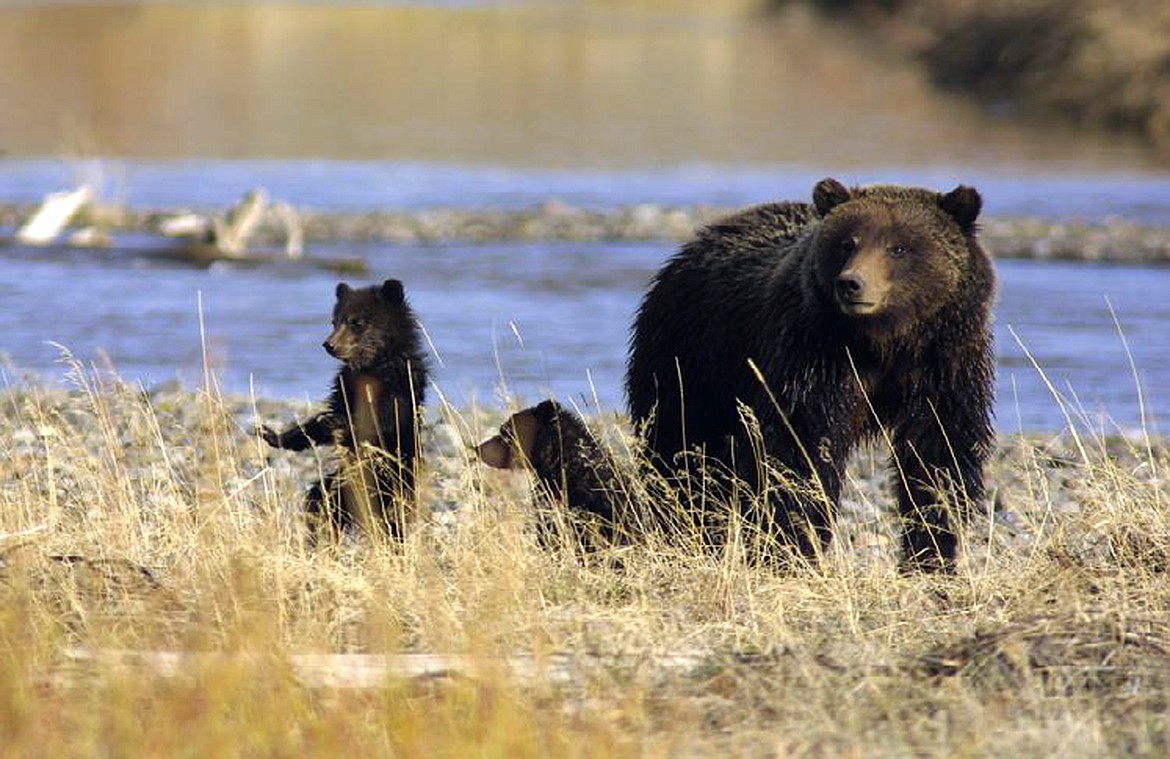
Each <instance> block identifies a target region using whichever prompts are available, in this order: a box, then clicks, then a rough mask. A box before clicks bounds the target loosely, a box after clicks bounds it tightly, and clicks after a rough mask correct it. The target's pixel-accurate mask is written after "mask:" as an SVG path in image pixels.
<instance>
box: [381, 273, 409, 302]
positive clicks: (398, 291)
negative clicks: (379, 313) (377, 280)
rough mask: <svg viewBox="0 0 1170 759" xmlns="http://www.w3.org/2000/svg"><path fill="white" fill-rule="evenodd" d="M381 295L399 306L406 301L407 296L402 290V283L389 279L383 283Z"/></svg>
mask: <svg viewBox="0 0 1170 759" xmlns="http://www.w3.org/2000/svg"><path fill="white" fill-rule="evenodd" d="M380 292H381V294H382V297H383V298H384V299H386V300H387V301H389V302H390V303H393V304H395V305H399V304H401V303H402V301H403V300H405V299H406V294H405V293H404V292H403V290H402V283H401V282H399V281H398V280H397V279H388V280H386V281H385V282H383V283H382V289H381V291H380Z"/></svg>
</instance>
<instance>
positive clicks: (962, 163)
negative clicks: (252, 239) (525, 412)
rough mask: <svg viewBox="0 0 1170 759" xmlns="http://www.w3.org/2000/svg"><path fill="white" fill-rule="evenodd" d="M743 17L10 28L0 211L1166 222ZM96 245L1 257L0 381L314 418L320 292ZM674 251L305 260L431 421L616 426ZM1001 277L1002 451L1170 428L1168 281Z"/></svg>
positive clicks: (1058, 154) (411, 252) (820, 33)
mask: <svg viewBox="0 0 1170 759" xmlns="http://www.w3.org/2000/svg"><path fill="white" fill-rule="evenodd" d="M749 4H750V3H749V2H748V0H742V1H738V0H721V1H714V2H709V3H699V2H687V1H686V0H658V1H657V2H647V3H638V4H628V3H617V2H609V1H607V0H579V1H573V0H562V1H560V2H551V1H549V2H528V3H491V2H482V3H441V2H430V3H422V4H417V3H416V4H388V3H387V4H371V5H345V4H341V5H336V4H332V5H321V6H306V5H304V4H292V3H290V4H284V5H282V4H273V3H264V4H237V5H215V4H181V3H180V4H165V5H147V4H135V5H119V4H100V5H82V6H77V5H68V6H66V5H61V6H52V5H49V6H46V5H44V4H33V5H26V6H13V7H5V8H4V9H0V64H2V65H0V126H2V130H0V203H3V202H32V201H35V200H38V199H39V198H40V197H41V196H42V195H43V194H44V193H46V192H50V191H53V190H59V189H63V188H65V187H69V186H73V185H75V184H76V183H77V182H78V181H81V180H85V181H91V182H94V183H96V185H97V186H98V187H99V190H100V193H101V196H102V199H103V200H104V201H107V202H113V203H125V204H128V205H131V206H136V207H147V208H170V207H176V206H201V207H211V206H223V205H225V204H229V203H232V202H234V201H235V200H236V199H237V198H238V197H239V196H240V195H241V194H242V193H243V192H244V191H245V190H247V189H249V188H251V187H256V186H263V187H265V188H266V189H267V190H268V191H269V193H270V194H271V195H272V196H274V197H275V198H277V199H281V200H287V201H289V202H292V203H294V204H296V205H299V206H309V207H317V208H328V209H335V210H362V209H374V208H415V209H418V208H428V207H443V206H458V207H469V208H470V207H473V208H483V207H494V208H505V207H507V208H514V207H524V206H531V205H535V204H539V203H543V202H545V201H547V200H548V199H549V198H554V197H555V198H559V199H560V200H562V201H564V202H566V203H570V204H575V205H581V206H587V207H608V206H614V205H619V204H628V203H644V202H652V203H667V204H670V203H681V204H691V203H710V204H717V205H730V206H734V205H743V204H748V203H756V202H762V201H766V200H771V199H776V198H806V197H807V196H808V193H809V191H810V189H811V187H812V185H813V183H814V182H815V181H816V180H817V179H819V178H821V177H822V176H826V175H832V176H838V177H839V178H841V179H843V180H845V181H847V182H872V181H886V182H903V183H911V184H918V185H923V186H931V187H936V188H940V189H946V188H950V187H952V186H954V185H955V184H957V183H959V182H964V183H969V184H974V185H976V186H977V187H979V188H980V190H981V191H982V192H983V194H984V196H985V198H986V211H987V213H988V214H991V215H1035V216H1042V217H1047V218H1078V219H1087V220H1094V221H1099V220H1104V219H1107V218H1109V217H1123V218H1126V219H1131V220H1135V221H1139V222H1141V223H1147V224H1156V225H1163V226H1165V225H1170V167H1168V165H1167V160H1166V158H1165V156H1164V155H1158V154H1156V153H1153V152H1152V151H1150V150H1149V149H1148V148H1146V147H1145V146H1143V145H1141V144H1140V143H1137V142H1135V141H1133V140H1130V139H1127V138H1124V137H1118V136H1116V135H1099V134H1098V135H1093V134H1083V133H1076V132H1073V131H1071V130H1068V129H1064V128H1061V127H1054V126H1053V125H1051V124H1029V123H1027V122H1024V121H1022V120H1020V119H1019V118H1017V117H1015V116H1014V114H1012V113H1010V111H1009V110H1007V109H1005V108H1002V107H995V108H991V109H987V108H980V107H978V106H976V105H975V104H973V103H971V102H969V101H968V100H966V99H964V98H962V97H960V96H956V95H949V94H940V93H939V92H937V91H935V90H934V89H932V88H931V87H930V85H929V84H928V83H927V82H926V81H925V79H924V77H923V75H922V74H921V72H919V71H918V70H917V69H916V68H915V67H914V66H912V65H910V64H908V63H906V62H905V61H903V60H900V59H898V58H897V57H895V56H893V55H891V54H889V53H886V52H883V51H882V50H880V49H878V48H877V47H876V46H875V45H874V44H873V42H872V41H871V40H869V39H868V38H867V37H866V36H865V35H864V34H859V33H858V32H856V31H851V30H849V29H845V28H841V27H838V26H834V25H832V24H827V23H825V22H823V21H820V20H818V19H817V18H815V17H814V16H812V15H811V14H809V13H807V12H804V11H800V10H792V11H788V12H785V13H781V14H779V15H776V16H771V17H761V16H759V15H756V14H752V13H749V12H747V11H746V10H745V9H746V8H747V6H748V5H749ZM10 231H11V230H0V236H2V235H4V234H6V233H8V232H10ZM117 242H118V245H117V246H116V247H115V249H114V250H113V251H112V252H111V253H109V254H102V255H100V256H94V255H90V254H86V253H68V252H63V251H61V250H58V249H53V250H50V251H41V252H37V251H29V250H23V249H16V248H7V249H4V248H0V296H2V297H3V303H4V308H3V309H0V335H3V337H2V338H0V352H2V353H4V354H6V355H7V357H8V358H9V362H10V365H11V366H12V367H13V368H11V369H9V381H16V380H17V378H18V376H19V373H20V371H22V370H24V369H31V370H34V371H36V372H37V373H39V374H40V375H42V376H44V377H47V378H49V379H57V378H60V377H62V376H64V370H63V368H62V367H61V366H60V365H59V364H57V363H56V362H57V358H58V349H57V348H56V347H54V346H52V345H50V344H49V341H52V342H55V343H60V344H63V345H65V346H68V347H69V348H70V349H71V350H72V351H73V352H75V353H76V355H77V356H78V357H80V358H81V359H82V360H83V361H86V362H90V361H95V360H98V359H99V358H100V357H102V356H108V358H109V360H110V361H111V362H112V363H113V364H114V366H116V368H117V369H118V371H119V372H120V373H121V374H122V375H123V376H124V377H126V378H128V379H131V380H135V381H141V382H143V383H144V384H147V385H151V384H156V383H160V382H165V381H167V380H169V379H173V378H180V379H181V380H183V381H184V382H185V383H187V384H189V385H197V384H199V383H200V382H201V381H202V377H203V368H202V367H203V362H204V359H203V357H204V355H205V354H206V355H207V356H208V357H209V361H210V363H211V365H212V367H213V368H214V369H215V370H216V372H217V373H218V375H219V376H220V377H221V381H222V383H223V385H224V387H225V389H227V390H229V391H233V392H247V391H248V390H249V389H250V388H254V390H255V392H256V393H257V394H259V395H262V396H273V397H282V398H316V397H319V396H320V395H322V394H323V393H324V392H325V390H326V387H327V384H328V379H329V375H330V372H331V371H332V370H333V366H332V363H331V361H330V359H329V358H328V357H327V356H326V355H325V354H324V352H323V351H322V350H321V348H320V342H321V340H322V339H323V337H324V334H325V332H326V330H327V322H328V317H329V310H330V307H331V299H332V291H333V286H334V284H335V283H336V277H335V276H334V275H330V274H327V273H323V272H317V271H312V270H307V269H296V268H289V267H276V268H269V269H248V270H244V269H239V270H234V269H231V268H227V267H220V268H213V269H211V270H195V269H188V268H182V267H177V266H173V265H165V264H160V263H158V262H150V261H147V260H145V259H143V258H142V257H140V256H137V255H136V254H135V253H134V250H135V249H137V248H139V247H141V245H142V244H143V241H142V240H127V239H123V240H119V241H117ZM672 249H673V246H671V245H669V244H665V243H662V244H659V243H654V244H649V243H638V244H632V243H612V244H611V243H588V244H578V243H549V244H516V245H505V244H492V245H482V246H474V245H443V246H394V245H387V244H379V245H365V246H358V245H351V246H332V247H326V248H324V249H321V250H317V251H314V252H315V253H317V254H318V255H324V256H330V255H337V256H351V255H359V256H362V257H363V258H365V259H366V260H367V262H368V263H369V265H370V267H371V271H372V272H373V273H374V274H373V275H371V276H372V279H376V278H380V277H385V276H394V277H399V278H401V279H403V280H404V281H405V282H406V285H407V289H408V293H409V294H410V297H411V298H412V300H413V302H414V303H415V305H416V307H417V310H418V312H419V314H420V316H421V318H422V320H423V322H424V324H425V326H426V328H427V330H428V333H429V335H430V337H431V339H432V341H433V344H434V348H435V350H436V352H437V356H436V359H435V366H436V371H435V375H434V376H435V380H436V387H437V388H438V389H439V390H440V391H441V392H442V394H443V395H444V396H445V397H446V398H448V399H449V400H450V401H451V402H452V403H455V404H456V405H465V404H468V403H473V402H478V403H483V404H497V403H499V396H500V395H501V394H509V395H512V394H515V395H519V396H521V397H523V398H526V399H530V400H531V399H535V398H538V397H540V396H542V395H544V394H545V393H548V392H552V393H555V394H557V395H558V396H559V397H561V398H562V399H567V400H575V401H578V402H581V403H586V405H591V404H592V403H593V399H594V397H596V399H597V401H599V402H600V405H601V407H602V408H604V409H616V408H620V407H621V402H622V399H621V379H622V368H623V364H624V358H625V346H626V340H627V335H628V329H629V325H630V321H631V319H632V316H633V312H634V309H635V308H636V306H637V303H638V300H639V298H640V296H641V294H642V292H644V290H645V287H646V283H647V281H648V279H649V278H650V276H651V275H652V274H653V272H654V270H655V269H656V268H657V267H658V266H659V265H660V264H661V262H662V260H663V259H664V258H665V257H666V256H668V255H669V254H670V252H671V251H672ZM999 272H1000V277H1001V295H1000V302H999V305H998V307H997V337H998V345H999V362H1000V386H999V401H998V418H999V423H1000V426H1001V428H1005V429H1016V428H1021V429H1026V430H1055V429H1058V428H1060V427H1062V426H1064V425H1065V424H1066V420H1067V416H1066V415H1067V414H1072V415H1073V416H1074V417H1076V418H1080V417H1084V418H1085V419H1086V420H1087V421H1088V422H1089V423H1091V424H1093V425H1096V426H1101V427H1104V428H1106V429H1112V428H1113V427H1114V426H1116V427H1120V428H1122V429H1132V428H1134V427H1136V426H1138V425H1140V424H1141V423H1142V420H1143V415H1142V412H1143V409H1144V410H1145V412H1146V418H1147V421H1148V418H1149V416H1150V415H1155V416H1160V417H1162V418H1165V417H1166V416H1167V415H1168V414H1170V347H1167V346H1168V345H1170V341H1168V340H1166V339H1165V337H1164V335H1165V333H1166V331H1167V327H1168V325H1170V270H1168V269H1164V268H1163V269H1159V268H1150V267H1125V266H1109V267H1106V266H1097V265H1090V264H1062V263H1047V262H1045V263H1040V262H1015V261H1001V262H999ZM355 284H356V282H355ZM200 303H202V317H203V328H202V335H203V339H202V340H201V329H200V305H199V304H200ZM1110 304H1112V309H1113V312H1114V313H1115V314H1116V318H1117V321H1118V322H1119V323H1120V327H1121V335H1124V338H1125V340H1128V345H1129V348H1130V349H1131V353H1132V357H1133V360H1134V362H1135V364H1136V367H1137V372H1136V377H1137V378H1138V380H1140V383H1141V387H1143V389H1144V396H1143V397H1144V404H1143V403H1139V399H1138V391H1137V388H1138V386H1139V385H1138V384H1137V380H1135V374H1134V372H1132V371H1131V369H1130V363H1129V357H1128V356H1127V353H1126V350H1125V342H1124V341H1123V339H1122V337H1121V336H1120V335H1119V331H1118V326H1117V325H1116V324H1115V323H1114V316H1113V313H1111V311H1110ZM1028 354H1030V355H1031V358H1029V355H1028ZM102 360H104V359H102ZM1037 366H1038V367H1039V368H1037ZM1041 370H1042V371H1043V372H1044V373H1045V376H1046V377H1047V383H1046V381H1045V380H1044V379H1043V378H1042V376H1041ZM1050 386H1051V387H1050ZM1058 396H1059V397H1058ZM1163 426H1164V425H1163Z"/></svg>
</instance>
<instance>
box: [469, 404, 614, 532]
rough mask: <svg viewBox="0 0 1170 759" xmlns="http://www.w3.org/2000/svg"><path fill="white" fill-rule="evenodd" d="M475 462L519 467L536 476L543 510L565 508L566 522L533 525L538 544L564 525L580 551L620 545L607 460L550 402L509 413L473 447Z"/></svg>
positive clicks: (546, 519) (578, 424) (545, 520)
mask: <svg viewBox="0 0 1170 759" xmlns="http://www.w3.org/2000/svg"><path fill="white" fill-rule="evenodd" d="M476 453H477V455H478V456H479V458H480V460H481V461H483V462H484V463H486V464H488V465H489V466H493V467H497V468H500V469H515V468H519V467H524V468H527V469H530V470H531V471H532V473H533V474H534V475H535V476H536V480H537V492H538V494H539V495H540V497H541V500H542V501H543V502H544V504H545V505H547V506H549V507H551V508H553V509H560V508H567V509H568V514H567V515H564V514H562V515H561V516H562V517H564V516H567V517H568V518H567V519H565V518H561V519H558V518H557V514H556V513H555V512H554V513H551V514H549V513H545V514H543V515H542V519H541V520H540V521H539V535H540V539H541V542H542V543H545V544H550V543H552V542H553V541H554V539H555V538H556V536H557V524H558V523H560V524H567V525H569V526H570V528H571V529H572V530H573V533H572V534H573V537H574V538H575V539H576V540H577V542H578V543H579V544H580V545H582V546H584V547H586V548H592V547H596V546H597V545H598V544H603V545H604V544H614V543H622V542H626V540H627V539H628V527H629V525H627V524H626V521H627V520H626V519H625V518H624V501H623V499H622V497H621V493H620V492H619V489H618V485H617V482H618V480H617V475H616V470H615V467H614V463H613V459H612V458H611V457H610V454H609V451H607V450H606V449H605V447H604V446H602V445H601V443H599V442H598V441H597V439H596V438H595V437H594V436H593V434H592V433H591V432H590V431H589V430H588V428H586V427H585V424H584V423H583V422H582V421H581V419H580V418H579V417H578V416H577V415H576V414H574V413H573V412H571V411H568V410H567V409H565V408H564V407H563V406H561V405H560V404H559V403H557V402H556V401H552V400H547V401H543V402H542V403H540V404H538V405H536V406H533V407H532V408H527V409H524V410H523V411H520V412H517V413H516V414H513V415H512V416H511V417H510V418H509V419H508V420H507V421H506V422H504V424H503V425H502V426H501V427H500V431H499V434H497V435H496V436H494V437H492V438H489V439H488V440H485V441H484V442H482V443H480V444H479V446H477V448H476Z"/></svg>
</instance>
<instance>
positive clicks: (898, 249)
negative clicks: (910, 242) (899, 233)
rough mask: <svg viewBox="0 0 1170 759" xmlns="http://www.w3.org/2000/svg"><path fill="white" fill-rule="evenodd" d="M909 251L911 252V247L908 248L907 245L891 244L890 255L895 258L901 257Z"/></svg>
mask: <svg viewBox="0 0 1170 759" xmlns="http://www.w3.org/2000/svg"><path fill="white" fill-rule="evenodd" d="M909 252H910V249H909V248H907V247H906V246H905V245H891V246H890V255H891V256H892V257H893V258H901V257H902V256H904V255H906V254H907V253H909Z"/></svg>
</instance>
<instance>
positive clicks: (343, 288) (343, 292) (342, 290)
mask: <svg viewBox="0 0 1170 759" xmlns="http://www.w3.org/2000/svg"><path fill="white" fill-rule="evenodd" d="M335 292H336V293H337V299H338V300H344V299H345V296H347V295H349V294H350V293H351V292H353V288H352V287H350V286H349V285H347V284H345V283H344V282H338V283H337V290H336V291H335Z"/></svg>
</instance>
